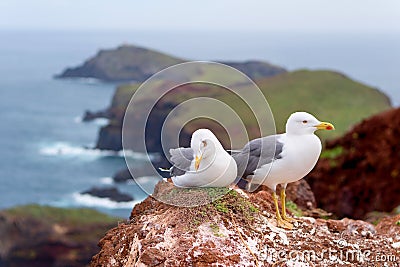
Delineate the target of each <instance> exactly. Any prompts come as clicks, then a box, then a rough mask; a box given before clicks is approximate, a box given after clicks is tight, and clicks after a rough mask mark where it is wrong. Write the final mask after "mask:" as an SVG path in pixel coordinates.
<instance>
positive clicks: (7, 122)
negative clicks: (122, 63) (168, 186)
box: [0, 30, 400, 218]
mask: <svg viewBox="0 0 400 267" xmlns="http://www.w3.org/2000/svg"><path fill="white" fill-rule="evenodd" d="M121 44H134V45H139V46H143V47H147V48H152V49H156V50H159V51H162V52H165V53H168V54H171V55H176V56H178V57H182V58H186V59H193V60H225V61H229V60H253V59H257V60H266V61H268V62H271V63H273V64H276V65H279V66H283V67H285V68H287V69H288V70H296V69H304V68H307V69H328V70H335V71H339V72H342V73H344V74H346V75H348V76H349V77H351V78H352V79H355V80H357V81H360V82H362V83H365V84H367V85H370V86H373V87H375V88H378V89H379V90H381V91H383V92H385V93H386V94H387V95H388V96H389V97H390V99H391V101H392V104H393V105H394V106H399V105H400V75H399V74H400V73H399V72H400V49H399V48H400V35H398V34H397V35H396V34H390V33H386V34H384V33H377V34H371V33H329V32H327V33H300V32H287V33H277V32H234V31H232V32H214V33H213V32H165V31H163V32H156V31H154V32H151V31H150V32H149V31H146V32H145V31H22V30H19V31H11V30H10V31H6V30H3V31H0V121H1V126H0V209H5V208H9V207H13V206H16V205H24V204H30V203H38V204H43V205H51V206H56V207H90V208H95V209H98V210H99V211H102V212H105V213H108V214H110V215H114V216H119V217H123V218H127V217H128V216H129V213H130V211H131V209H132V207H133V206H134V205H135V203H138V202H140V201H141V200H143V199H144V198H145V197H146V196H147V195H146V193H145V192H144V191H143V190H141V188H140V187H138V186H137V185H136V184H135V183H128V184H114V183H113V180H112V178H111V177H112V175H113V174H114V173H116V172H117V171H119V170H121V169H123V168H124V167H125V166H126V163H125V159H124V154H123V153H122V152H112V151H100V150H96V149H94V146H95V143H96V139H97V135H98V131H99V128H100V127H101V126H102V125H105V124H106V123H107V121H106V120H104V119H103V120H95V121H93V122H90V123H84V122H82V115H83V114H84V112H85V110H91V111H96V110H101V109H104V108H106V107H107V106H108V105H109V104H110V101H111V98H112V95H113V93H114V89H115V87H116V86H117V84H114V83H103V82H101V81H98V80H95V79H66V80H60V79H54V78H53V77H54V75H55V74H59V73H60V72H61V71H62V70H63V69H65V68H66V67H72V66H76V65H79V64H81V63H82V62H83V61H84V60H86V59H88V58H89V57H91V56H94V55H95V54H96V53H97V51H98V50H99V49H110V48H114V47H117V46H119V45H121ZM129 157H130V159H129V160H132V161H133V162H135V164H137V166H138V167H140V165H141V164H143V155H141V154H139V153H130V155H129ZM144 178H145V179H147V180H146V181H148V183H149V184H150V185H151V184H152V183H153V179H149V178H148V177H144ZM94 186H98V187H99V186H100V187H108V186H116V187H117V188H118V189H119V190H120V191H121V192H124V193H127V194H129V195H132V196H133V197H134V199H135V200H134V201H132V202H125V203H117V202H113V201H110V200H108V199H100V198H96V197H92V196H88V195H85V194H82V192H83V191H85V190H88V189H90V188H92V187H94Z"/></svg>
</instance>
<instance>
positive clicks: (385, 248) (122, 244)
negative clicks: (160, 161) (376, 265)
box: [91, 182, 400, 266]
mask: <svg viewBox="0 0 400 267" xmlns="http://www.w3.org/2000/svg"><path fill="white" fill-rule="evenodd" d="M171 187H173V186H172V185H171V184H169V183H166V182H160V183H159V184H158V185H157V186H156V192H158V193H160V192H168V190H170V189H171ZM273 214H274V208H273V205H272V201H271V196H270V194H269V192H267V191H265V190H260V191H258V192H256V193H249V194H247V193H245V192H243V191H241V190H240V189H235V190H231V191H229V192H228V193H227V194H226V195H224V196H223V197H221V198H219V199H217V200H215V201H214V202H212V203H208V204H205V205H202V206H197V207H177V206H172V205H168V204H165V203H163V202H161V201H159V200H157V199H156V198H154V197H153V196H149V197H148V198H147V199H146V200H144V201H143V202H142V203H140V204H138V205H136V206H135V207H134V208H133V210H132V213H131V216H130V219H129V220H128V221H127V222H125V223H121V224H119V225H118V227H116V228H114V229H112V230H110V231H109V232H108V233H107V234H106V236H105V237H104V238H103V239H102V240H101V241H100V243H99V245H100V247H101V251H100V253H99V254H97V255H96V256H94V257H93V260H92V263H91V266H271V265H273V264H275V266H295V265H296V264H297V265H296V266H330V265H338V264H344V265H347V266H366V264H368V263H372V262H373V261H372V260H376V256H377V255H383V254H384V255H387V256H390V255H392V257H395V258H396V259H400V254H399V251H398V249H396V248H395V247H393V244H396V242H399V240H400V230H399V229H400V227H399V226H397V225H396V222H397V221H398V220H399V218H394V219H392V220H386V221H382V224H379V225H378V226H376V227H375V226H373V225H372V224H369V223H367V222H363V221H355V220H351V219H343V220H325V219H319V218H317V219H315V218H311V217H303V218H301V219H300V222H299V223H298V224H297V225H296V226H297V229H295V230H291V231H288V230H284V229H280V228H277V227H276V226H275V216H274V215H273ZM394 246H396V245H394ZM350 256H351V257H350ZM388 259H389V261H387V263H388V266H398V263H397V261H393V260H392V259H393V258H389V257H388ZM390 260H392V261H390ZM396 264H397V265H396Z"/></svg>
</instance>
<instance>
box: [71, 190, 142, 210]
mask: <svg viewBox="0 0 400 267" xmlns="http://www.w3.org/2000/svg"><path fill="white" fill-rule="evenodd" d="M72 197H73V200H74V201H75V202H76V203H77V204H79V205H81V206H85V207H97V208H107V209H131V208H133V206H135V205H136V204H138V203H140V201H129V202H116V201H112V200H111V199H109V198H100V197H95V196H91V195H89V194H80V193H74V194H73V195H72Z"/></svg>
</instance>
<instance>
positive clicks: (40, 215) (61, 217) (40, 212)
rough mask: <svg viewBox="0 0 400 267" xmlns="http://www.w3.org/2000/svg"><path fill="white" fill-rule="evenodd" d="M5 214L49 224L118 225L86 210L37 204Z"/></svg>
mask: <svg viewBox="0 0 400 267" xmlns="http://www.w3.org/2000/svg"><path fill="white" fill-rule="evenodd" d="M2 212H4V213H5V214H8V215H10V216H13V217H21V218H32V219H39V220H44V221H46V222H49V223H62V224H68V225H69V224H71V225H82V226H83V225H89V224H97V223H101V224H108V223H116V222H117V221H118V218H115V217H111V216H109V215H106V214H103V213H100V212H98V211H95V210H92V209H84V208H69V209H66V208H55V207H50V206H41V205H37V204H31V205H24V206H17V207H13V208H10V209H6V210H3V211H2Z"/></svg>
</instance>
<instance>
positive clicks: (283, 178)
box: [232, 112, 335, 229]
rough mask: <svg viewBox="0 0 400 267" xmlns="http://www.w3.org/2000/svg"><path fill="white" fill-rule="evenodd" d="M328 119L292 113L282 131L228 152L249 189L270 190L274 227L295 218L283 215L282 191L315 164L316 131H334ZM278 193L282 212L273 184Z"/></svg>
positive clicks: (318, 150) (286, 225)
mask: <svg viewBox="0 0 400 267" xmlns="http://www.w3.org/2000/svg"><path fill="white" fill-rule="evenodd" d="M334 129H335V128H334V126H333V125H332V124H331V123H329V122H321V121H319V120H317V119H316V118H315V117H314V116H313V115H311V114H309V113H307V112H295V113H293V114H291V115H290V117H289V119H288V120H287V123H286V133H283V134H277V135H270V136H266V137H262V138H257V139H254V140H251V141H250V142H249V143H247V144H246V145H245V146H244V147H243V149H241V150H236V151H232V156H233V158H234V159H235V161H236V164H237V166H238V175H239V177H242V178H243V179H244V180H245V181H246V182H247V185H246V188H247V189H248V190H249V191H252V190H251V189H252V188H253V187H254V185H255V186H256V188H257V187H258V185H266V186H267V187H269V188H270V189H271V190H272V191H273V193H272V196H273V199H274V204H275V209H276V220H277V225H278V227H283V228H287V229H293V224H292V223H293V222H295V221H296V220H295V219H293V218H290V217H288V216H287V214H286V207H285V204H286V203H285V198H286V194H285V190H286V186H287V184H288V183H293V182H295V181H298V180H300V179H302V178H303V177H304V176H306V175H307V174H308V173H309V172H310V171H311V170H312V169H313V168H314V166H315V164H316V163H317V161H318V158H319V156H320V154H321V148H322V146H321V140H320V139H319V138H318V136H316V135H315V134H314V132H315V131H316V130H334ZM278 184H280V185H282V191H281V192H280V197H281V206H282V215H281V214H280V212H279V207H278V197H277V195H276V186H277V185H278Z"/></svg>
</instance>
